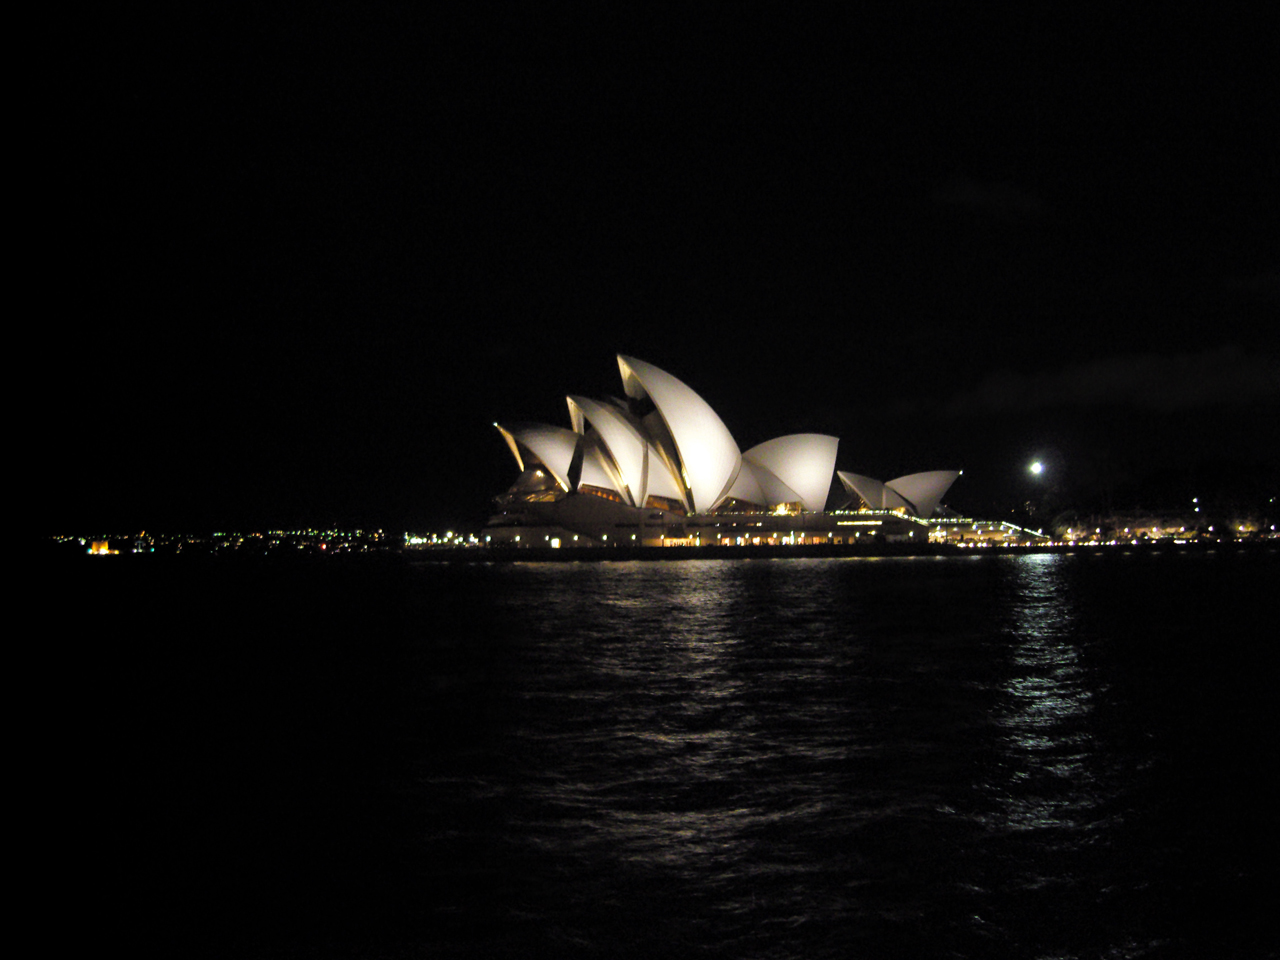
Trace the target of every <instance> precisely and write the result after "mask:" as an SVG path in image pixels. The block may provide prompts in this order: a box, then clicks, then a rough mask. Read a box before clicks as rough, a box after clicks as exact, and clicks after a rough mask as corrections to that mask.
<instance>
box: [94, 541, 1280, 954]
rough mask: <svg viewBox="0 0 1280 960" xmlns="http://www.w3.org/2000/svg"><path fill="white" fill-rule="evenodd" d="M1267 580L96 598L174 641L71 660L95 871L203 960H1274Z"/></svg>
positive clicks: (861, 581) (646, 572) (422, 589)
mask: <svg viewBox="0 0 1280 960" xmlns="http://www.w3.org/2000/svg"><path fill="white" fill-rule="evenodd" d="M95 569H97V568H95ZM326 569H328V568H326ZM1277 569H1278V564H1277V560H1276V555H1275V553H1274V552H1273V553H1269V554H1268V553H1263V554H1256V555H1252V556H1246V555H1233V554H1223V555H1197V554H1185V555H1184V554H1162V555H1153V556H1142V555H1137V554H1111V555H1106V556H1094V555H1083V556H1082V555H1074V556H1058V555H1034V556H1022V557H1012V556H1005V557H993V556H973V557H963V558H923V557H921V558H884V559H870V558H857V559H833V560H749V561H674V562H635V563H569V564H507V565H502V564H497V565H486V564H475V565H456V566H451V565H433V564H427V565H422V566H419V567H415V568H413V569H411V570H407V571H399V572H398V573H397V571H394V570H393V571H390V572H389V573H388V576H387V577H383V576H381V575H378V576H377V577H368V578H366V579H364V580H360V579H344V578H343V577H342V576H338V575H335V576H333V577H332V578H330V579H328V580H325V581H323V582H322V583H320V584H319V585H317V583H316V581H315V579H314V577H313V576H312V575H311V574H308V575H307V576H305V577H304V576H299V577H297V578H293V579H290V578H287V577H280V578H276V579H272V580H270V582H268V583H266V584H265V585H263V584H260V583H259V581H258V580H257V579H248V578H246V579H234V578H232V579H230V580H227V581H226V582H222V583H220V584H219V585H218V587H217V590H216V591H215V590H213V589H211V588H210V587H209V585H208V583H207V581H205V580H199V582H198V583H195V584H194V585H190V586H186V587H184V586H183V583H185V582H186V581H183V582H182V583H178V584H176V586H175V584H172V583H167V584H162V585H160V587H159V588H158V587H157V586H156V585H155V584H152V583H148V584H146V589H145V590H138V591H137V594H136V595H133V594H128V593H127V592H121V591H120V590H119V589H118V587H119V585H118V584H117V585H115V586H112V587H111V588H110V590H105V589H104V592H103V596H102V598H101V599H102V600H103V601H104V602H105V601H106V600H108V599H110V598H111V597H119V598H120V599H118V600H117V601H116V602H117V603H119V604H120V605H121V607H120V609H121V613H122V614H128V616H129V618H131V620H132V622H135V623H136V622H138V621H137V618H136V616H135V614H136V612H137V611H139V610H151V611H152V612H153V613H156V614H157V615H158V614H159V613H163V612H166V610H167V612H168V613H169V614H172V616H170V617H166V618H165V620H164V622H165V624H166V627H165V630H164V631H163V635H162V636H161V635H160V634H157V635H156V638H155V639H154V641H153V645H152V647H150V648H147V647H137V646H136V645H135V646H130V645H129V644H127V643H126V644H124V645H122V646H118V647H117V646H106V645H101V644H99V645H98V646H96V647H94V648H93V649H94V650H95V651H97V650H101V651H103V653H102V658H103V659H102V662H101V663H100V664H99V667H100V668H101V669H102V670H105V671H115V672H114V673H110V672H108V673H101V674H99V675H114V676H119V677H121V678H122V680H121V683H120V684H119V685H118V688H119V689H123V690H125V691H127V692H128V694H129V695H128V696H124V697H117V696H115V694H114V693H113V694H112V696H111V699H110V701H109V702H108V701H107V699H106V695H105V694H102V695H101V700H100V701H99V700H94V699H92V698H93V697H96V696H98V694H96V693H90V694H89V696H90V697H91V699H90V701H89V702H91V703H93V702H101V703H102V705H103V709H102V710H101V711H99V712H98V714H97V716H98V717H99V718H101V717H112V716H116V717H123V718H124V719H123V720H119V721H118V722H115V723H114V724H113V725H112V724H109V725H107V726H106V727H105V728H104V727H103V726H102V724H101V723H100V722H97V723H96V726H95V727H94V728H92V729H91V730H90V732H89V733H88V734H87V735H88V736H89V738H90V743H96V744H100V747H101V749H100V751H99V752H100V753H101V755H102V756H103V757H105V758H108V759H106V760H104V761H103V763H102V765H101V769H100V770H96V771H94V772H92V774H91V776H90V778H89V779H90V780H91V781H92V783H94V784H95V785H98V784H113V785H117V786H114V787H111V788H109V789H107V790H106V791H105V792H103V788H101V787H96V788H95V789H96V790H97V791H98V792H99V793H102V794H103V796H104V797H105V798H111V797H114V796H117V795H119V796H122V797H124V799H122V800H121V801H120V804H119V805H118V806H117V807H114V808H113V807H112V806H110V802H109V801H106V802H107V803H108V805H107V806H105V807H101V808H100V809H102V810H103V811H107V812H104V813H103V814H102V815H101V816H102V817H103V818H109V819H103V821H102V823H101V826H100V827H94V828H93V830H92V836H93V837H94V838H95V839H94V840H92V841H89V842H91V844H92V845H93V847H94V849H97V848H99V847H102V848H103V850H104V852H103V854H102V856H101V858H100V859H98V860H95V862H101V863H103V864H106V865H118V864H131V865H133V868H134V869H135V870H136V872H137V874H138V875H145V876H146V877H147V879H146V880H145V881H138V883H136V884H135V885H133V886H127V887H125V888H123V889H124V890H127V891H131V892H130V893H129V895H128V896H127V897H125V896H124V895H123V894H122V895H121V898H120V901H119V904H118V906H117V907H116V908H113V909H111V910H107V909H106V908H105V907H104V911H103V912H104V915H107V916H110V917H111V921H110V922H111V923H112V924H117V925H120V926H121V927H122V932H121V933H120V935H119V937H120V939H121V940H122V942H123V941H124V940H125V939H128V938H129V937H133V938H135V939H137V938H138V936H139V934H138V930H139V929H141V928H142V926H145V927H146V928H147V929H148V933H149V935H150V936H151V937H152V938H154V939H163V938H164V937H170V938H171V939H172V941H173V943H174V945H175V950H174V953H173V954H172V955H184V954H185V955H191V954H192V953H195V952H199V951H197V950H196V949H194V947H193V944H202V945H204V946H206V947H207V948H208V949H207V952H208V953H210V954H213V955H217V956H223V957H226V956H245V957H294V956H306V957H396V958H400V957H419V956H423V957H441V956H443V957H462V956H465V957H526V956H534V955H537V956H598V957H655V956H695V957H781V958H814V957H870V958H880V957H886V958H887V957H923V958H928V957H975V958H979V957H994V958H1038V957H1043V958H1067V957H1081V958H1084V957H1108V958H1121V957H1184V956H1185V957H1211V956H1223V957H1251V956H1268V955H1274V952H1273V948H1274V947H1275V942H1276V941H1275V935H1274V933H1273V928H1272V924H1271V921H1270V919H1269V918H1270V916H1271V914H1272V913H1273V909H1272V908H1273V906H1274V904H1273V901H1272V898H1271V897H1270V895H1269V893H1267V891H1268V890H1270V888H1271V886H1270V883H1269V876H1270V873H1271V870H1272V857H1273V854H1274V841H1275V834H1274V827H1273V826H1272V825H1271V824H1272V819H1273V809H1272V808H1273V806H1274V803H1273V798H1274V794H1273V791H1272V789H1271V788H1270V786H1269V785H1267V777H1266V774H1267V773H1269V771H1270V769H1271V768H1272V767H1273V766H1274V760H1275V758H1274V748H1273V736H1274V731H1275V710H1274V707H1273V701H1274V695H1273V688H1274V672H1273V670H1272V667H1271V657H1270V656H1269V655H1268V654H1269V653H1270V650H1271V648H1272V647H1273V646H1274V642H1275V641H1274V636H1273V635H1274V633H1275V631H1274V610H1273V606H1274V604H1273V601H1272V595H1273V593H1274V590H1275V587H1276V584H1277V578H1276V573H1277ZM94 576H95V577H97V576H98V575H97V574H95V575H94ZM184 590H185V591H186V592H184ZM166 598H167V599H166ZM166 603H167V604H168V607H165V606H164V604H166ZM192 611H194V612H195V613H197V614H199V615H198V616H190V613H191V612H192ZM184 617H185V619H184ZM106 651H110V654H109V656H110V661H108V660H107V656H108V654H107V652H106ZM121 651H137V653H136V655H137V657H138V659H137V662H134V661H130V660H128V659H127V658H126V659H125V662H124V663H123V665H121V664H120V663H119V660H120V652H121ZM144 654H145V655H144ZM92 663H93V661H90V664H92ZM90 673H92V668H91V670H90ZM130 757H132V759H125V760H123V761H122V760H121V759H120V758H130ZM122 762H124V763H128V764H131V766H125V767H123V768H122V767H121V766H120V764H121V763H122ZM125 784H131V786H127V787H123V788H122V787H120V786H119V785H125ZM121 789H123V790H124V793H119V791H120V790H121ZM112 809H115V810H116V811H117V812H116V814H114V815H110V814H109V813H108V812H109V811H111V810H112ZM89 822H90V823H91V824H93V823H97V821H94V820H92V819H91V820H90V821H89ZM99 837H102V838H108V839H104V840H99V839H97V838H99ZM116 869H117V867H116V866H110V872H107V871H108V867H107V866H104V868H103V870H104V876H103V878H102V881H101V884H100V886H101V887H102V888H103V889H114V888H116V887H117V886H118V885H119V881H118V879H117V874H116V873H115V872H113V871H115V870H116ZM110 902H111V901H108V903H110ZM146 904H150V906H147V907H145V914H146V916H148V917H150V919H149V920H148V921H146V923H145V924H142V926H140V925H139V923H135V921H134V919H132V918H135V917H140V916H141V914H139V911H140V910H144V907H143V906H141V905H146ZM139 922H140V921H139Z"/></svg>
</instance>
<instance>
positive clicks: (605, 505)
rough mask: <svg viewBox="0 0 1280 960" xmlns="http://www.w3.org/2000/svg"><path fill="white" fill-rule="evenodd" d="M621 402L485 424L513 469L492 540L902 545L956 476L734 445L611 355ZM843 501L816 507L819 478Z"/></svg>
mask: <svg viewBox="0 0 1280 960" xmlns="http://www.w3.org/2000/svg"><path fill="white" fill-rule="evenodd" d="M618 369H619V372H620V373H621V375H622V391H623V394H624V398H611V399H600V400H597V399H591V398H588V397H582V396H569V397H567V402H568V412H569V423H570V426H568V427H558V426H553V425H550V424H543V423H521V422H510V423H507V424H494V426H495V427H497V429H498V431H499V432H500V433H501V434H502V436H503V438H504V439H505V440H506V442H507V446H508V447H509V448H510V450H511V455H512V456H513V457H514V458H515V461H516V465H517V467H518V468H519V471H520V474H519V477H518V478H517V479H516V481H515V483H514V484H512V486H511V487H510V489H508V490H507V492H506V493H505V494H503V495H501V496H499V497H497V498H496V503H497V507H498V512H497V513H496V514H495V515H494V516H493V517H492V518H491V519H490V521H489V524H488V526H487V527H486V528H485V531H484V538H485V540H486V542H488V543H490V544H492V545H517V546H561V545H564V546H569V545H579V546H587V545H592V546H595V545H610V544H615V545H620V546H626V545H635V546H662V545H695V544H696V545H714V544H719V545H738V546H742V545H748V544H753V545H761V544H787V543H790V544H795V543H811V544H816V543H833V544H834V543H852V542H855V541H856V540H858V539H859V538H861V537H864V536H875V535H880V536H881V537H884V538H886V539H903V540H907V539H915V540H917V542H924V541H925V539H926V538H927V537H928V535H929V529H930V524H929V523H928V522H927V521H928V520H929V518H930V517H931V516H932V515H933V514H934V513H935V511H937V510H938V508H939V505H940V501H941V499H942V497H943V496H944V495H945V494H946V492H947V490H948V489H949V488H950V487H951V484H952V483H954V482H955V480H956V477H958V476H959V471H957V470H935V471H930V472H927V473H917V474H912V475H910V476H905V477H899V478H898V479H896V480H890V481H888V482H885V483H882V482H880V481H878V480H873V479H871V478H870V477H864V476H860V475H858V474H854V473H847V472H845V471H840V472H838V473H837V472H836V469H835V467H836V452H837V448H838V446H839V441H838V440H837V438H835V437H832V436H827V435H825V434H818V433H798V434H790V435H788V436H782V437H775V438H774V439H772V440H766V441H765V442H764V443H760V444H757V445H756V446H754V447H752V448H750V449H749V450H746V451H743V450H741V449H740V448H739V446H738V443H737V441H736V440H734V438H733V435H732V434H731V433H730V432H729V429H728V427H726V426H725V424H724V422H723V421H722V420H721V419H720V417H719V416H718V415H717V414H716V412H715V411H714V410H713V409H711V407H710V406H709V405H708V404H707V402H706V401H705V400H703V399H702V397H700V396H699V395H698V394H697V393H695V392H694V391H693V390H692V389H690V388H689V387H688V386H687V385H686V384H684V383H683V382H682V381H680V380H678V379H677V378H675V377H674V376H672V375H671V374H669V373H667V372H666V371H665V370H661V369H659V368H658V367H655V366H654V365H653V364H650V363H646V362H644V361H643V360H636V359H635V358H633V357H625V356H621V355H620V356H619V357H618ZM835 478H838V479H839V481H840V485H841V487H843V491H844V498H843V499H841V498H840V496H839V494H837V497H836V499H837V501H838V502H837V505H836V508H835V509H833V510H832V511H830V512H828V511H827V505H828V504H827V501H828V495H829V494H830V493H831V490H832V487H833V479H835Z"/></svg>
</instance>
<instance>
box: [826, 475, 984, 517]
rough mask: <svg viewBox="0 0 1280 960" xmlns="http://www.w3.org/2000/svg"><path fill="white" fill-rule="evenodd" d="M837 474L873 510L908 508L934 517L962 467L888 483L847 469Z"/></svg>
mask: <svg viewBox="0 0 1280 960" xmlns="http://www.w3.org/2000/svg"><path fill="white" fill-rule="evenodd" d="M836 476H837V477H839V478H840V483H841V484H843V485H844V488H845V490H846V491H847V492H848V493H849V495H850V496H856V497H859V498H861V499H862V502H863V503H865V504H866V505H867V506H868V507H870V508H871V509H873V510H905V511H907V512H908V513H911V514H914V515H915V516H917V517H931V516H933V513H934V511H935V510H937V509H938V504H939V502H941V500H942V498H943V496H944V495H945V494H946V492H947V491H948V490H949V489H950V488H951V485H952V484H953V483H955V482H956V478H957V477H958V476H960V471H959V470H930V471H927V472H925V473H912V474H909V475H907V476H905V477H898V478H897V479H896V480H890V481H889V482H888V483H881V482H880V481H879V480H873V479H872V478H871V477H864V476H861V475H860V474H856V473H848V472H847V471H844V470H839V471H837V472H836Z"/></svg>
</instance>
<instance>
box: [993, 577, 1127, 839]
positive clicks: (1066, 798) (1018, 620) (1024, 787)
mask: <svg viewBox="0 0 1280 960" xmlns="http://www.w3.org/2000/svg"><path fill="white" fill-rule="evenodd" d="M1014 562H1015V563H1016V566H1015V568H1014V570H1013V573H1012V585H1013V593H1014V595H1013V597H1012V598H1011V611H1012V622H1011V629H1010V639H1011V640H1012V641H1013V642H1014V646H1013V647H1012V648H1011V650H1010V652H1009V657H1008V663H1009V667H1010V670H1011V675H1010V676H1008V677H1007V679H1006V680H1005V683H1004V687H1003V693H1004V698H1003V703H1002V704H1001V706H1000V709H999V711H998V713H997V716H996V723H997V725H998V726H999V727H1000V728H1002V729H1003V731H1004V735H1003V736H1002V737H1000V738H999V740H998V742H999V743H1000V744H1001V746H1002V753H1003V763H1002V772H1003V773H1004V778H1003V781H1002V782H999V783H997V784H996V785H995V789H996V795H997V798H998V803H999V809H1000V816H1001V819H1002V820H1003V822H1004V824H1005V825H1006V826H1007V827H1008V828H1009V829H1012V830H1019V831H1023V830H1043V829H1046V828H1066V827H1075V826H1081V825H1083V824H1085V823H1087V822H1088V821H1089V820H1091V819H1093V818H1094V817H1096V816H1097V810H1098V807H1099V805H1100V804H1101V802H1102V800H1103V799H1104V798H1102V797H1100V796H1099V793H1098V789H1097V783H1096V778H1095V776H1094V768H1095V766H1096V764H1095V762H1094V761H1095V755H1096V753H1097V746H1096V744H1095V742H1094V731H1093V728H1092V725H1091V720H1090V714H1091V713H1092V711H1093V699H1094V692H1093V691H1092V690H1091V689H1090V678H1089V676H1088V673H1087V671H1086V670H1085V668H1084V666H1083V665H1082V663H1081V654H1080V648H1079V641H1078V638H1077V635H1076V626H1077V621H1078V612H1077V610H1076V609H1075V603H1076V602H1077V598H1076V595H1075V593H1074V592H1073V591H1072V589H1071V585H1070V584H1069V583H1068V581H1067V577H1066V572H1067V564H1068V562H1069V561H1068V558H1065V557H1063V556H1059V555H1038V556H1028V557H1021V558H1018V559H1017V560H1016V561H1014Z"/></svg>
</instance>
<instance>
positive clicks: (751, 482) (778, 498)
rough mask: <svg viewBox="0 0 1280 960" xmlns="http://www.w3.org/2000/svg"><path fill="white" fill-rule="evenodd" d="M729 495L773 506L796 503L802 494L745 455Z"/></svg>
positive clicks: (764, 505)
mask: <svg viewBox="0 0 1280 960" xmlns="http://www.w3.org/2000/svg"><path fill="white" fill-rule="evenodd" d="M729 496H731V497H733V498H734V499H737V500H744V501H746V502H747V503H756V504H759V505H760V506H762V507H772V506H776V505H777V504H779V503H796V502H799V501H800V500H801V497H800V494H798V493H796V492H795V491H794V490H792V489H791V488H790V487H789V486H787V485H786V484H785V483H783V482H782V481H781V480H779V479H778V477H777V476H776V475H775V474H774V473H773V472H772V471H770V470H769V468H768V467H762V466H761V465H760V464H758V463H753V462H752V461H750V460H748V459H747V458H746V456H745V455H744V456H743V458H742V469H741V470H739V471H738V478H737V479H736V480H734V481H733V486H732V487H730V488H729Z"/></svg>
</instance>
